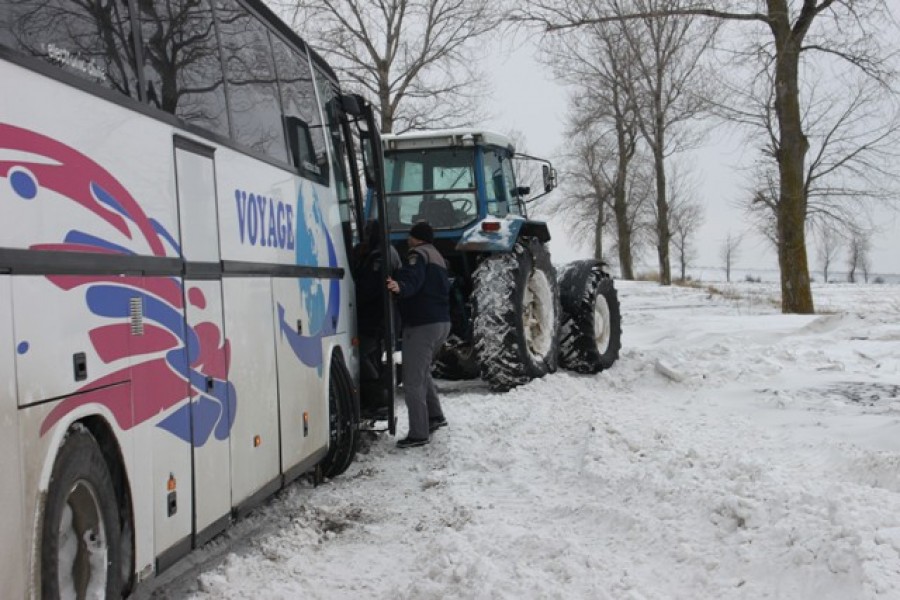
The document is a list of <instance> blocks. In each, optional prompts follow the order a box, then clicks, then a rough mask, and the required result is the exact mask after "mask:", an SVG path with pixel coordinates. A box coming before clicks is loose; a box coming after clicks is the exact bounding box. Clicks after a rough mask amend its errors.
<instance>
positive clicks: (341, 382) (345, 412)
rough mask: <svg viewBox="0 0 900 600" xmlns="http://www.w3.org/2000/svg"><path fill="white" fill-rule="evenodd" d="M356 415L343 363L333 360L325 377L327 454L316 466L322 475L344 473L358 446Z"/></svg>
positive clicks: (329, 475) (336, 359) (348, 379)
mask: <svg viewBox="0 0 900 600" xmlns="http://www.w3.org/2000/svg"><path fill="white" fill-rule="evenodd" d="M358 421H359V415H358V411H356V410H354V402H353V388H352V385H351V383H350V376H349V374H348V373H347V368H346V367H345V366H344V362H343V360H341V359H340V358H335V359H334V360H333V361H332V364H331V373H330V375H329V377H328V452H327V453H326V454H325V457H324V458H322V461H321V462H320V463H319V467H320V468H321V471H322V475H323V476H324V477H327V478H329V479H330V478H332V477H337V476H338V475H340V474H341V473H343V472H344V471H346V470H347V468H348V467H349V466H350V465H351V464H352V463H353V459H354V458H355V457H356V450H357V448H358V446H359V428H358V427H357V423H358Z"/></svg>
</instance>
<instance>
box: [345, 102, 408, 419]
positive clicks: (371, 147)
mask: <svg viewBox="0 0 900 600" xmlns="http://www.w3.org/2000/svg"><path fill="white" fill-rule="evenodd" d="M341 104H342V108H343V112H344V114H346V115H348V116H349V117H353V120H352V121H350V120H349V119H345V120H344V122H343V124H342V125H343V126H342V133H343V136H344V138H345V140H346V143H345V144H344V147H345V149H346V150H345V152H346V155H347V161H348V162H349V164H350V165H354V166H356V165H360V164H361V166H362V171H363V180H364V181H365V183H366V188H367V192H363V191H362V189H361V188H360V187H359V185H358V183H357V182H358V179H357V178H356V177H353V178H352V180H353V183H354V185H353V194H354V204H355V208H356V214H357V215H360V216H359V219H362V215H364V214H365V215H366V217H367V218H369V219H378V220H379V225H380V226H381V239H382V240H384V243H385V244H386V246H385V248H386V247H387V244H389V243H390V242H389V240H390V239H391V232H390V224H389V223H388V220H387V219H385V218H381V217H382V216H383V215H386V214H387V210H386V207H385V201H386V199H385V193H384V153H383V150H382V142H381V135H380V133H379V132H378V125H377V124H376V121H375V111H374V110H373V108H372V105H371V104H370V103H368V102H366V101H365V100H364V99H363V98H362V97H361V96H359V95H355V94H352V95H344V96H342V97H341ZM354 142H358V144H359V145H358V147H357V146H355V145H354ZM357 153H358V154H357ZM366 195H369V197H370V198H371V199H372V200H373V206H371V207H366V206H365V204H366V197H365V196H366ZM367 208H368V209H370V210H368V212H367V211H366V209H367ZM385 257H387V254H386V253H385ZM381 294H382V307H383V310H384V312H383V319H384V320H383V322H384V324H385V327H384V337H383V339H382V340H381V348H382V349H383V355H382V356H383V361H382V364H381V365H380V369H379V373H378V383H377V385H376V386H367V385H366V382H361V390H360V391H361V395H362V396H363V397H362V401H363V406H366V405H367V404H370V405H371V404H375V405H382V406H383V405H385V404H386V408H387V412H386V419H387V424H388V430H389V431H390V433H391V435H394V434H396V428H397V418H396V416H395V415H394V391H395V386H396V376H395V371H394V351H395V349H396V348H397V340H396V323H395V319H396V318H397V315H396V313H395V311H394V310H393V309H392V307H393V305H394V299H393V297H392V294H391V293H390V292H389V291H388V289H387V286H386V285H385V286H383V288H382V290H381ZM373 395H377V399H375V400H371V398H369V399H367V398H366V396H370V397H371V396H373ZM367 400H368V402H367ZM364 412H365V411H364ZM375 414H376V416H378V417H380V415H379V414H378V413H377V411H376V413H375ZM366 416H367V415H365V414H363V419H364V420H365V418H366Z"/></svg>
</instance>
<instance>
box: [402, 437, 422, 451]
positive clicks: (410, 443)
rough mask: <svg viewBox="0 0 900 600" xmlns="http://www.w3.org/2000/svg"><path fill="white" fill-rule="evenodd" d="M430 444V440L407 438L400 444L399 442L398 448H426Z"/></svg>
mask: <svg viewBox="0 0 900 600" xmlns="http://www.w3.org/2000/svg"><path fill="white" fill-rule="evenodd" d="M427 443H428V438H424V439H420V438H411V437H405V438H403V439H402V440H400V441H399V442H397V447H398V448H415V447H416V446H424V445H425V444H427Z"/></svg>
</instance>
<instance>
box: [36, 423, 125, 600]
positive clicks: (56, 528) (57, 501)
mask: <svg viewBox="0 0 900 600" xmlns="http://www.w3.org/2000/svg"><path fill="white" fill-rule="evenodd" d="M123 556H124V554H123V552H122V548H121V538H120V535H119V509H118V504H117V502H116V492H115V490H114V489H113V483H112V477H111V476H110V473H109V468H108V467H107V465H106V461H105V460H104V459H103V454H102V453H101V452H100V447H99V446H98V445H97V441H96V440H95V439H94V436H92V435H91V434H90V433H89V432H88V430H87V429H85V428H76V429H73V430H72V431H70V432H69V433H68V434H67V436H66V439H65V442H63V445H62V448H60V451H59V455H58V456H57V458H56V463H55V464H54V465H53V472H52V474H51V476H50V486H49V489H48V490H47V500H46V503H45V505H44V521H43V526H42V529H41V595H42V597H44V598H121V596H122V589H123V587H122V579H121V575H122V570H123V568H122V560H123Z"/></svg>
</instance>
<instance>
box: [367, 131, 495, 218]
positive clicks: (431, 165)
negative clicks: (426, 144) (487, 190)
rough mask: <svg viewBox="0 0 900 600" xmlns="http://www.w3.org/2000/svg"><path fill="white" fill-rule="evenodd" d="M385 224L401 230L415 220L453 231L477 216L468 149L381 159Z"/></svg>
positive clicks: (398, 154)
mask: <svg viewBox="0 0 900 600" xmlns="http://www.w3.org/2000/svg"><path fill="white" fill-rule="evenodd" d="M384 163H385V165H384V166H385V187H386V188H387V210H388V222H389V223H390V225H391V229H394V230H400V231H402V230H404V229H409V228H410V227H412V225H413V223H416V222H417V221H428V222H429V223H430V224H431V226H432V227H434V228H435V229H455V228H457V227H462V226H463V225H466V224H468V223H469V222H471V221H472V220H473V219H475V217H476V216H478V207H477V205H476V203H475V156H474V153H473V152H472V150H471V149H459V150H456V149H450V148H448V149H446V150H433V149H429V150H428V151H426V152H422V151H419V150H404V151H398V152H392V153H388V154H387V155H386V156H385V157H384Z"/></svg>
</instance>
